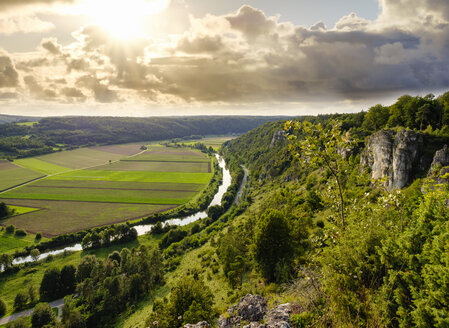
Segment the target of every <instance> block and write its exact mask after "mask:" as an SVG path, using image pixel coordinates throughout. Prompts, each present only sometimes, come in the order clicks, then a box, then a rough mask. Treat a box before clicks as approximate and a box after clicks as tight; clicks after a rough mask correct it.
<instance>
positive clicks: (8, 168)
mask: <svg viewBox="0 0 449 328" xmlns="http://www.w3.org/2000/svg"><path fill="white" fill-rule="evenodd" d="M41 177H43V175H42V174H41V173H38V172H35V171H32V170H29V169H26V168H21V167H18V166H16V165H13V164H9V163H7V164H5V162H0V191H2V190H6V189H9V188H12V187H15V186H18V185H21V184H23V183H26V182H29V181H32V180H35V179H38V178H41Z"/></svg>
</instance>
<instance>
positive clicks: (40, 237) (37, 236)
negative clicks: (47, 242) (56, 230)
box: [34, 232, 42, 240]
mask: <svg viewBox="0 0 449 328" xmlns="http://www.w3.org/2000/svg"><path fill="white" fill-rule="evenodd" d="M34 239H35V240H41V239H42V233H40V232H38V233H37V234H36V237H34Z"/></svg>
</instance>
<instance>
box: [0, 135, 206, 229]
mask: <svg viewBox="0 0 449 328" xmlns="http://www.w3.org/2000/svg"><path fill="white" fill-rule="evenodd" d="M141 146H142V145H141V144H128V145H117V146H102V147H92V148H84V149H77V150H73V151H67V152H65V151H63V152H58V153H53V154H50V155H44V156H39V157H35V158H27V159H23V160H20V163H21V164H22V165H28V167H30V168H34V170H39V171H40V172H42V173H46V174H48V176H47V177H45V178H43V179H40V180H38V181H35V182H31V183H28V184H26V185H24V186H20V187H18V188H14V189H11V190H9V191H6V192H3V193H0V200H1V201H4V202H5V203H7V204H8V205H12V206H18V207H19V208H30V210H33V209H37V210H35V211H32V212H28V213H26V211H24V212H22V213H21V214H20V215H16V216H13V217H11V218H9V219H7V220H4V221H3V222H2V225H9V224H13V225H15V226H16V227H17V228H22V229H25V230H26V231H28V232H32V233H37V232H42V233H43V234H44V236H48V237H52V236H56V235H60V234H64V233H70V232H75V231H79V230H82V229H86V228H92V227H96V226H102V225H107V224H113V223H119V222H124V221H128V220H135V219H139V218H141V217H145V216H148V215H151V214H153V213H155V212H161V211H167V210H169V209H172V208H174V207H177V206H179V205H182V204H184V203H187V202H188V201H189V200H191V199H192V198H194V197H195V195H196V194H197V193H198V192H199V191H201V190H202V189H203V188H204V187H205V186H206V185H207V183H208V182H209V181H210V179H211V177H212V172H211V168H212V167H211V159H210V158H209V157H208V156H207V155H205V154H204V153H201V152H200V151H197V150H192V149H186V148H182V149H179V148H173V149H172V148H166V147H164V146H160V145H152V146H150V147H149V149H148V150H147V151H144V152H142V151H141V150H140V148H141ZM127 147H129V149H128V148H127ZM112 152H114V153H112ZM139 153H142V154H139ZM128 154H130V155H128ZM135 154H138V155H136V156H133V155H135ZM130 156H131V157H130ZM142 156H143V159H139V157H142ZM86 158H88V159H86ZM134 159H138V160H137V161H134ZM158 159H162V160H163V161H162V162H161V161H158ZM109 160H111V161H113V162H109ZM94 163H97V164H98V165H97V166H93V167H92V165H90V164H94ZM79 167H82V168H81V169H78V168H79ZM0 172H1V171H0Z"/></svg>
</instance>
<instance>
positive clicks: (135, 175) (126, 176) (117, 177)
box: [49, 170, 212, 184]
mask: <svg viewBox="0 0 449 328" xmlns="http://www.w3.org/2000/svg"><path fill="white" fill-rule="evenodd" d="M211 177H212V174H211V173H183V172H151V171H148V172H142V171H133V172H130V171H104V170H103V171H101V170H80V171H73V172H68V173H63V174H60V175H57V176H52V177H49V179H51V180H75V181H76V180H93V181H136V182H172V183H199V184H206V183H208V182H209V180H210V179H211Z"/></svg>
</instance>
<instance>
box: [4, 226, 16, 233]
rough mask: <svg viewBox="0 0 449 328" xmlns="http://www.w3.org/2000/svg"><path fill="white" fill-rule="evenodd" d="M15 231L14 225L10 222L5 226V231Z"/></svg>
mask: <svg viewBox="0 0 449 328" xmlns="http://www.w3.org/2000/svg"><path fill="white" fill-rule="evenodd" d="M14 231H16V227H15V226H13V225H12V224H11V225H9V226H7V227H6V233H14Z"/></svg>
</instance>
